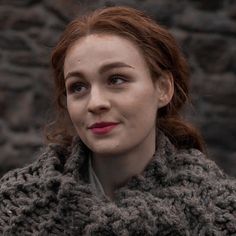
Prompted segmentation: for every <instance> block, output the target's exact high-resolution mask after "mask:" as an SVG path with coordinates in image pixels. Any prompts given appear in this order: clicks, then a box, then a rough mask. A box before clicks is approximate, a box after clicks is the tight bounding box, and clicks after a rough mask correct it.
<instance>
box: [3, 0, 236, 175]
mask: <svg viewBox="0 0 236 236" xmlns="http://www.w3.org/2000/svg"><path fill="white" fill-rule="evenodd" d="M113 5H127V6H132V7H135V8H138V9H141V10H143V11H145V12H146V13H147V14H149V15H150V16H152V17H153V18H154V19H155V20H156V21H157V22H158V23H160V24H161V25H165V26H166V27H167V28H169V30H170V31H171V32H172V34H173V35H174V36H175V37H176V39H177V41H178V42H179V44H180V46H181V48H182V50H183V52H184V54H185V56H186V57H187V59H188V62H189V64H190V67H191V90H192V103H193V106H192V107H189V108H187V109H186V111H185V116H186V118H187V119H189V120H190V121H192V122H193V123H195V125H196V126H197V127H198V128H200V130H201V131H202V133H203V136H204V138H205V139H206V143H207V146H208V152H209V157H210V158H211V159H213V160H214V161H215V162H217V164H218V165H219V166H220V167H221V168H222V169H223V170H224V171H225V172H226V173H228V174H229V175H231V176H236V145H235V140H236V1H235V0H178V1H177V0H124V1H119V0H116V1H105V0H100V1H99V0H84V1H83V0H0V176H2V175H3V174H4V173H5V172H6V171H8V170H10V169H13V168H16V167H22V166H24V165H25V164H27V163H30V162H32V161H33V160H34V159H35V158H36V156H37V152H39V150H40V148H41V147H42V145H43V136H42V129H43V126H44V124H45V123H46V121H47V120H48V118H49V117H50V114H52V106H51V101H50V100H51V94H52V76H51V72H50V68H49V64H50V52H51V50H52V48H53V47H54V46H55V44H56V42H57V40H58V38H59V36H60V34H61V32H62V31H63V29H64V28H65V25H66V24H67V23H68V22H69V21H70V20H71V19H73V18H74V17H76V16H78V15H80V14H83V13H84V12H86V10H88V9H95V8H98V7H103V6H113Z"/></svg>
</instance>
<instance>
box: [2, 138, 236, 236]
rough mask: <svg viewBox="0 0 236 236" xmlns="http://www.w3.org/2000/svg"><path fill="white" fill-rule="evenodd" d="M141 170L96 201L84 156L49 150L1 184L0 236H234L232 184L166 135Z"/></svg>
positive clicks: (75, 147) (77, 148) (76, 150)
mask: <svg viewBox="0 0 236 236" xmlns="http://www.w3.org/2000/svg"><path fill="white" fill-rule="evenodd" d="M157 147H158V149H157V150H158V151H157V152H156V154H155V156H154V158H153V159H152V160H151V161H150V163H149V164H148V165H147V167H146V169H145V170H144V172H143V173H142V174H140V175H137V176H133V177H132V178H131V179H130V180H129V181H128V182H127V183H126V184H125V185H124V186H122V187H120V188H119V189H118V190H116V193H115V199H114V200H113V201H110V200H109V199H105V197H104V198H98V197H97V196H96V195H95V194H94V192H93V190H92V187H91V184H90V183H89V181H88V179H89V178H88V171H87V170H88V153H87V151H86V149H85V148H84V147H83V144H82V143H81V142H80V141H79V140H78V139H74V141H73V144H72V146H71V148H70V149H68V150H65V149H63V148H62V147H61V146H59V145H49V146H48V147H47V148H46V149H45V150H44V151H43V152H42V154H41V155H40V156H39V158H38V159H37V160H36V161H35V162H34V163H32V164H30V165H28V166H26V167H24V168H22V169H16V170H13V171H10V172H9V173H7V174H6V175H5V176H4V177H3V178H2V179H1V180H0V235H21V236H22V235H43V236H45V235H62V236H63V235H102V236H105V235H109V236H111V235H119V236H120V235H123V236H124V235H135V236H136V235H142V236H143V235H175V236H176V235H236V181H235V180H234V179H231V178H230V177H228V176H227V175H225V174H224V173H222V171H221V170H220V169H219V168H218V167H217V166H216V164H215V163H214V162H212V161H210V160H209V159H207V158H205V157H204V155H203V154H201V153H200V152H199V151H198V150H195V149H189V150H177V149H176V148H175V147H174V146H173V145H172V144H171V143H170V141H169V140H168V138H166V137H165V136H164V135H160V137H159V138H158V141H157Z"/></svg>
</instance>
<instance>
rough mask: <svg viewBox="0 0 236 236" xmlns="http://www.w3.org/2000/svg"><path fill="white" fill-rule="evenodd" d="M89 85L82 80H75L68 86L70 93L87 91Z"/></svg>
mask: <svg viewBox="0 0 236 236" xmlns="http://www.w3.org/2000/svg"><path fill="white" fill-rule="evenodd" d="M87 89H88V86H87V85H86V84H84V83H81V82H75V83H72V84H70V85H69V86H68V92H69V93H76V94H83V93H85V92H86V91H87Z"/></svg>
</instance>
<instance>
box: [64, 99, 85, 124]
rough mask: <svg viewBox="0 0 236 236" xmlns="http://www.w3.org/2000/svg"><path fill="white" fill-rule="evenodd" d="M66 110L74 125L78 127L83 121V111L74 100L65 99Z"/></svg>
mask: <svg viewBox="0 0 236 236" xmlns="http://www.w3.org/2000/svg"><path fill="white" fill-rule="evenodd" d="M67 111H68V114H69V116H70V119H71V121H72V123H73V124H74V126H75V127H76V128H78V127H79V126H81V123H83V112H82V110H81V108H80V107H78V105H77V104H76V103H75V102H72V101H71V100H68V101H67Z"/></svg>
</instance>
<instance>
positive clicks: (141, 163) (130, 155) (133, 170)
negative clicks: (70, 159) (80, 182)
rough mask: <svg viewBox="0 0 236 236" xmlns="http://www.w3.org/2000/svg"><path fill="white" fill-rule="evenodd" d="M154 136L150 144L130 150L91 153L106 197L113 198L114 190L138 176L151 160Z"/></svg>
mask: <svg viewBox="0 0 236 236" xmlns="http://www.w3.org/2000/svg"><path fill="white" fill-rule="evenodd" d="M155 148H156V147H155V135H154V137H153V139H152V142H150V139H149V142H146V143H143V144H142V145H137V147H135V148H133V149H132V150H130V151H128V152H125V153H121V154H111V155H109V156H108V155H106V156H104V155H98V154H95V153H93V158H92V165H93V169H94V171H95V173H96V175H97V177H98V179H99V180H100V182H101V184H102V186H103V189H104V191H105V193H106V195H107V196H109V197H111V198H113V192H114V190H115V189H116V188H118V187H121V186H122V185H124V184H125V183H126V182H127V181H128V180H129V178H131V177H132V176H134V175H137V174H140V173H142V172H143V171H144V169H145V167H146V166H147V165H148V163H149V162H150V161H151V159H152V158H153V155H154V153H155Z"/></svg>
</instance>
